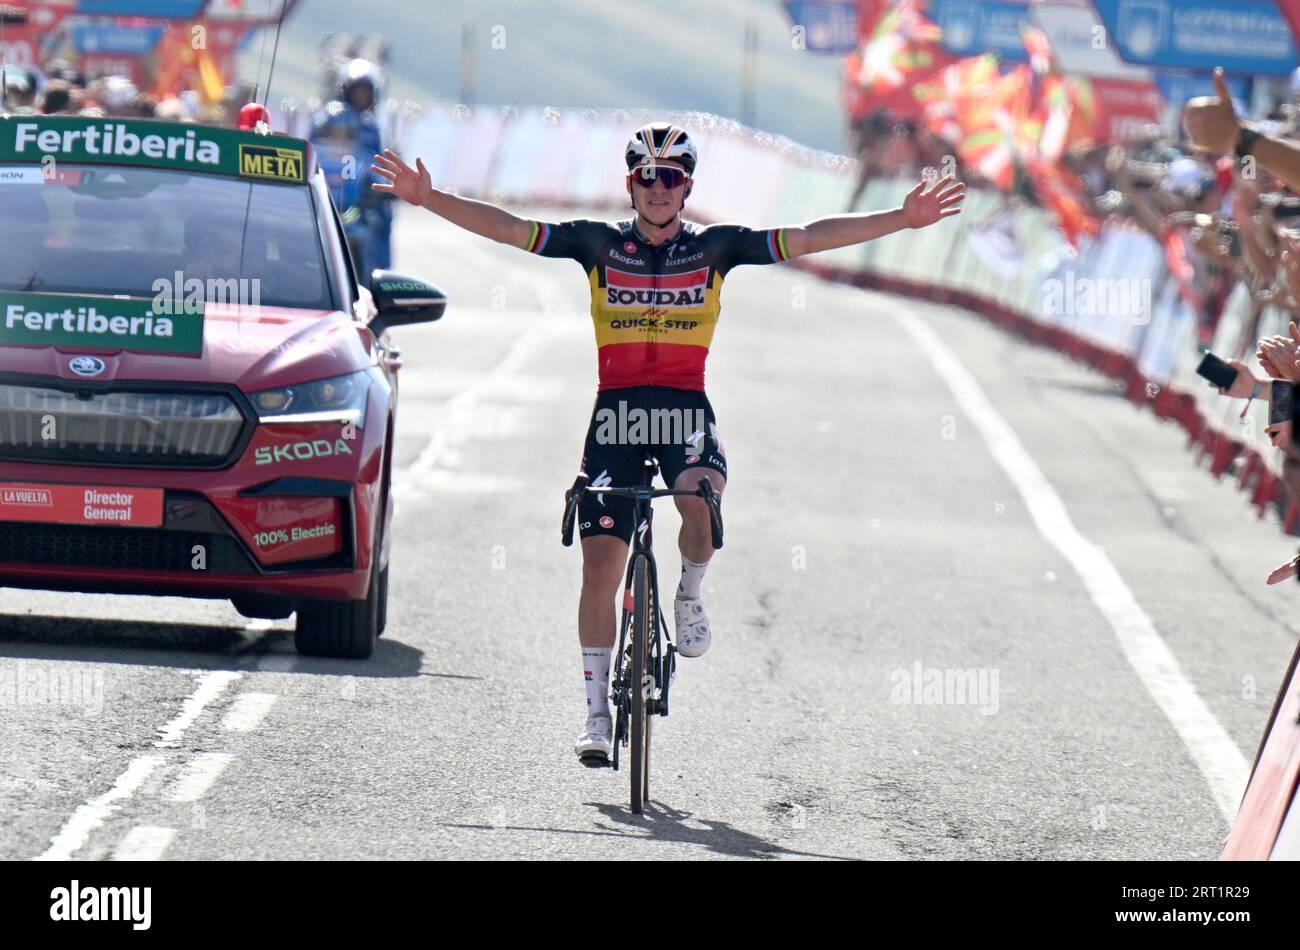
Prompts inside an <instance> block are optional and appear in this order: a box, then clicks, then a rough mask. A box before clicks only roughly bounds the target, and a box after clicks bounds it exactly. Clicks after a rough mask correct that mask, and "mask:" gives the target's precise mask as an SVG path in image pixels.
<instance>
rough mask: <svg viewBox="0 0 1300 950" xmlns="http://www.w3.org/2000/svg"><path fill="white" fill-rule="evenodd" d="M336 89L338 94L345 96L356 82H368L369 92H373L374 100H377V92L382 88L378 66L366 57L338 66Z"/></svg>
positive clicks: (381, 78)
mask: <svg viewBox="0 0 1300 950" xmlns="http://www.w3.org/2000/svg"><path fill="white" fill-rule="evenodd" d="M336 78H337V80H338V89H339V93H340V95H342V96H343V97H344V98H345V99H346V98H347V95H348V92H349V90H351V89H352V87H353V86H355V85H357V84H358V83H363V82H364V83H368V84H369V86H370V90H371V92H373V93H374V97H375V101H376V102H378V101H379V93H380V90H381V89H382V88H383V77H382V75H381V74H380V71H379V67H378V66H376V65H375V64H374V63H372V62H371V61H370V60H368V59H354V60H350V61H349V62H347V63H346V64H345V65H343V66H342V67H340V69H339V71H338V76H337V77H336Z"/></svg>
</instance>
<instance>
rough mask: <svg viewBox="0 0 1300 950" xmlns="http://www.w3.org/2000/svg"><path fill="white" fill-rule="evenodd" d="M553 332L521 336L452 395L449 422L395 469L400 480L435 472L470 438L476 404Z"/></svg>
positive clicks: (415, 478)
mask: <svg viewBox="0 0 1300 950" xmlns="http://www.w3.org/2000/svg"><path fill="white" fill-rule="evenodd" d="M552 335H553V334H552V333H551V332H550V331H548V330H546V329H542V328H538V329H535V330H530V331H529V332H527V333H525V334H524V335H523V336H521V337H518V338H517V339H516V340H515V342H514V343H513V344H512V345H511V347H510V349H509V350H508V351H507V352H506V355H505V356H504V357H502V359H501V361H500V362H499V363H497V364H496V365H495V366H493V367H492V368H491V369H490V370H488V371H487V372H486V373H484V374H482V375H481V376H479V377H478V378H477V379H476V380H475V381H474V382H473V383H472V384H471V385H469V386H467V387H466V388H464V389H462V390H461V391H460V392H458V393H456V395H454V396H452V397H451V398H450V399H448V400H447V406H446V419H447V421H446V424H445V425H443V426H440V427H439V428H438V430H437V431H436V432H434V433H433V435H432V436H430V438H429V441H428V443H427V444H426V445H425V446H424V449H423V450H422V451H421V452H420V454H419V456H418V457H417V458H416V459H415V461H414V462H412V463H411V464H410V465H407V466H406V467H405V468H403V469H400V470H399V471H398V472H395V473H394V474H395V475H396V476H397V480H398V481H402V482H409V481H416V480H419V479H421V478H422V477H424V476H427V475H428V474H429V473H430V472H432V471H433V470H434V469H435V468H436V467H437V466H438V463H439V462H440V461H441V460H442V457H443V454H444V453H445V452H446V451H447V450H448V449H449V448H450V447H452V446H453V445H456V444H458V443H459V442H461V441H463V440H464V439H465V438H467V437H468V435H469V434H470V432H471V431H472V428H473V420H474V407H475V404H476V403H478V402H479V401H480V400H481V399H482V398H483V397H484V395H486V394H487V393H489V392H491V391H492V389H493V388H495V387H498V386H500V385H501V383H502V381H503V380H504V379H505V378H506V377H508V376H510V375H511V374H512V373H514V372H516V371H517V370H518V369H519V368H520V367H522V366H523V365H524V364H525V363H527V361H528V360H529V359H530V358H531V357H532V356H533V355H534V354H536V353H537V351H538V350H540V349H541V347H542V345H543V344H544V343H545V342H547V341H548V340H549V339H550V338H551V336H552Z"/></svg>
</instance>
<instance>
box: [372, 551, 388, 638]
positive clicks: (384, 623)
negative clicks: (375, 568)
mask: <svg viewBox="0 0 1300 950" xmlns="http://www.w3.org/2000/svg"><path fill="white" fill-rule="evenodd" d="M387 627H388V568H387V567H385V568H384V569H383V570H382V571H380V572H379V623H378V625H377V626H376V628H375V636H377V637H382V636H383V635H384V630H385V629H386V628H387Z"/></svg>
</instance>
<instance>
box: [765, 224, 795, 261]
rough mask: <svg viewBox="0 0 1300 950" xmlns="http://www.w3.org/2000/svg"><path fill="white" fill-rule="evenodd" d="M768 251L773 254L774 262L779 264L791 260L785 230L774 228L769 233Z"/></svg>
mask: <svg viewBox="0 0 1300 950" xmlns="http://www.w3.org/2000/svg"><path fill="white" fill-rule="evenodd" d="M767 249H768V250H769V251H771V252H772V262H773V263H776V264H779V263H781V261H788V260H789V259H790V249H789V248H788V247H786V243H785V228H773V229H772V230H771V231H768V232H767Z"/></svg>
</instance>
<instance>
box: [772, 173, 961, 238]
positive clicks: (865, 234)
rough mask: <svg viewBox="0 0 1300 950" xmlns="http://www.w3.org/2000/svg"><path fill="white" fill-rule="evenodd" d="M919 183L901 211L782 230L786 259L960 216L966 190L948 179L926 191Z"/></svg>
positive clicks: (835, 217)
mask: <svg viewBox="0 0 1300 950" xmlns="http://www.w3.org/2000/svg"><path fill="white" fill-rule="evenodd" d="M925 185H926V183H925V182H924V181H921V182H919V183H918V184H917V186H916V187H915V188H913V189H912V190H911V191H910V192H908V194H907V197H906V198H905V199H904V200H903V205H902V207H899V208H894V209H892V210H889V211H872V212H869V213H867V214H833V215H830V216H829V217H826V218H818V219H817V220H816V221H810V222H808V223H807V224H804V225H799V226H797V227H789V228H785V229H784V231H785V241H786V248H787V250H788V251H789V256H790V257H798V256H799V255H800V254H815V253H817V252H818V251H828V250H830V249H831V248H833V247H846V246H848V245H850V244H861V243H862V242H864V241H874V240H875V239H876V238H878V237H884V236H885V235H886V234H893V233H894V232H895V231H902V230H905V229H907V228H924V227H928V226H929V225H931V224H934V223H935V222H936V221H940V220H942V219H944V218H948V217H951V216H953V215H955V214H960V213H961V203H962V200H963V199H964V198H965V197H966V186H965V185H964V184H962V183H961V182H959V181H957V179H956V178H954V177H953V176H951V175H949V176H948V177H947V178H944V179H942V180H941V181H937V182H935V183H934V184H933V185H932V186H931V187H930V188H929V189H928V190H927V189H926V187H925Z"/></svg>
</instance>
